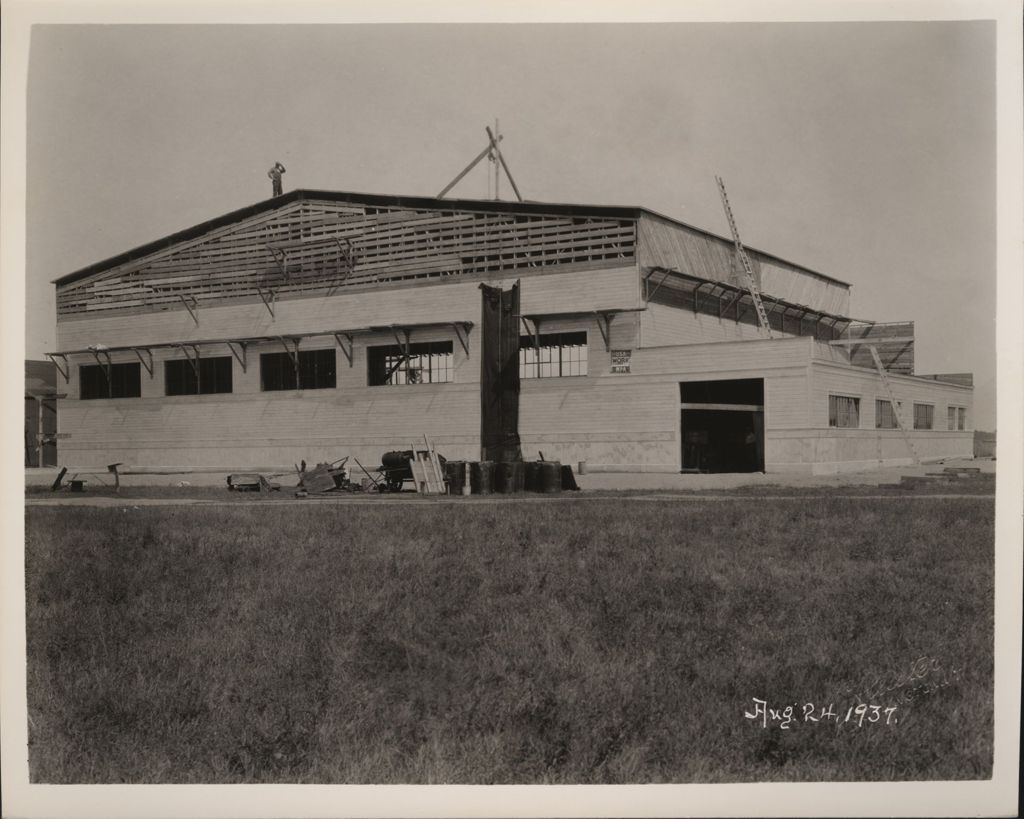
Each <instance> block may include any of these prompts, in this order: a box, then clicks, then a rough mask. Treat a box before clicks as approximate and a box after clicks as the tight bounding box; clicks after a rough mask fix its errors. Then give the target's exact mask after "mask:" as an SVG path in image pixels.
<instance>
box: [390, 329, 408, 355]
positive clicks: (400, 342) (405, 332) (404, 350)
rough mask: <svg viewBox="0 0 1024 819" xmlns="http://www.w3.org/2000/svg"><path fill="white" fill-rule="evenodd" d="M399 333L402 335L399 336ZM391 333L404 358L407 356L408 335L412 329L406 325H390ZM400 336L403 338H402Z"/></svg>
mask: <svg viewBox="0 0 1024 819" xmlns="http://www.w3.org/2000/svg"><path fill="white" fill-rule="evenodd" d="M399 333H401V334H402V335H401V336H400V335H399ZM391 334H392V335H393V336H394V337H395V342H396V343H397V344H398V346H399V348H400V349H401V350H402V355H404V356H405V357H406V358H408V357H409V336H410V335H412V331H411V330H410V329H409V328H408V327H392V328H391ZM402 336H404V337H405V338H404V339H403V338H402Z"/></svg>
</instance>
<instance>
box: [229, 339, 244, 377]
mask: <svg viewBox="0 0 1024 819" xmlns="http://www.w3.org/2000/svg"><path fill="white" fill-rule="evenodd" d="M227 345H228V349H229V350H231V355H233V356H234V357H235V360H236V361H237V362H238V363H239V364H241V365H242V372H243V373H244V372H245V371H246V359H247V356H246V347H247V346H248V345H247V344H246V342H244V341H228V342H227Z"/></svg>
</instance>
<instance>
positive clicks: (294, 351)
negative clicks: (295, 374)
mask: <svg viewBox="0 0 1024 819" xmlns="http://www.w3.org/2000/svg"><path fill="white" fill-rule="evenodd" d="M277 340H278V341H280V342H281V345H282V346H283V347H284V351H285V352H286V353H288V357H289V358H290V359H291V360H292V364H294V365H295V366H296V367H298V366H299V341H300V340H301V339H300V338H299V337H297V336H278V337H277ZM289 341H290V342H291V343H292V346H291V347H289V346H288V342H289Z"/></svg>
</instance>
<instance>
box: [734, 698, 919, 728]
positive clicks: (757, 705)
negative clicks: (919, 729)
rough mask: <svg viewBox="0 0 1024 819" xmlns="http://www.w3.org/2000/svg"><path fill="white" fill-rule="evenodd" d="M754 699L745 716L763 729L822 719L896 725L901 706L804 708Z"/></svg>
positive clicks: (857, 724)
mask: <svg viewBox="0 0 1024 819" xmlns="http://www.w3.org/2000/svg"><path fill="white" fill-rule="evenodd" d="M751 699H752V701H753V703H754V709H753V711H752V712H751V711H747V710H744V712H743V716H744V717H746V718H747V719H749V720H755V721H756V722H759V723H760V724H761V727H762V728H769V727H771V728H781V729H782V730H783V731H786V730H789V729H790V728H792V727H793V726H794V725H801V724H807V725H814V724H821V723H823V722H824V723H832V724H834V725H838V724H848V725H851V726H854V727H857V728H863V727H865V726H871V725H896V724H897V723H898V722H899V717H898V716H897V714H896V711H897V709H898V708H899V706H896V705H889V706H884V705H873V704H871V703H863V702H862V703H858V704H857V705H851V706H849V707H848V708H845V709H844V708H842V707H839V708H836V706H835V705H834V704H833V703H829V704H828V705H822V706H816V705H815V704H814V703H813V702H806V703H804V704H803V706H802V707H801V706H800V704H799V703H793V704H792V705H785V706H779V707H777V708H776V707H773V706H772V705H771V704H770V703H768V702H767V701H766V700H760V699H758V698H757V697H752V698H751Z"/></svg>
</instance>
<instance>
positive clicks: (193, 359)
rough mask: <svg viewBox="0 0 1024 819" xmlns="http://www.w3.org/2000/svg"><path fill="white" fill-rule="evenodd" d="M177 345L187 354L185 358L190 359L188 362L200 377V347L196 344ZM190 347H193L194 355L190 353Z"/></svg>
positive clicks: (197, 376)
mask: <svg viewBox="0 0 1024 819" xmlns="http://www.w3.org/2000/svg"><path fill="white" fill-rule="evenodd" d="M177 346H178V349H180V350H181V351H182V352H183V353H184V354H185V358H186V359H188V363H189V365H190V366H191V367H192V372H194V373H195V374H196V378H199V347H197V346H196V345H195V344H179V345H177ZM189 347H191V348H192V353H193V355H189V353H188V348H189Z"/></svg>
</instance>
